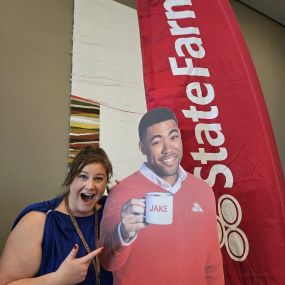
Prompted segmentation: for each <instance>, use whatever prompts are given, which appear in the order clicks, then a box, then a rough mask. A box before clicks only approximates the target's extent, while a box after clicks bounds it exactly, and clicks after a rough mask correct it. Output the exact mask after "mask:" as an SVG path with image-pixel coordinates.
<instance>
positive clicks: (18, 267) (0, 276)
mask: <svg viewBox="0 0 285 285" xmlns="http://www.w3.org/2000/svg"><path fill="white" fill-rule="evenodd" d="M45 219H46V214H44V213H41V212H30V213H28V214H26V215H25V216H24V217H23V218H22V219H21V220H20V221H19V223H18V224H17V226H16V227H15V228H14V229H13V231H12V232H11V233H10V235H9V237H8V239H7V242H6V245H5V247H4V250H3V254H2V256H1V259H0V284H1V285H2V284H8V283H10V282H12V281H15V280H19V279H23V278H29V277H33V276H35V275H36V273H37V271H38V269H39V266H40V263H41V259H42V248H41V243H42V238H43V230H44V224H45Z"/></svg>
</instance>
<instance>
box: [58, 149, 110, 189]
mask: <svg viewBox="0 0 285 285" xmlns="http://www.w3.org/2000/svg"><path fill="white" fill-rule="evenodd" d="M91 163H101V164H102V165H103V166H104V168H105V170H106V173H107V183H109V182H110V178H111V177H112V175H113V167H112V164H111V161H110V160H109V158H108V156H107V154H106V152H105V151H104V150H103V149H102V148H100V147H97V148H94V147H91V146H87V147H84V148H82V149H81V150H80V152H79V153H78V154H77V155H76V156H75V158H74V159H73V161H72V162H71V164H70V166H69V172H68V174H67V176H66V178H65V180H64V182H63V184H62V186H69V185H70V184H71V183H72V181H73V179H74V178H75V177H76V175H77V174H78V173H80V171H81V170H82V169H83V167H85V166H86V165H88V164H91Z"/></svg>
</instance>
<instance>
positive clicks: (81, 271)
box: [0, 212, 102, 285]
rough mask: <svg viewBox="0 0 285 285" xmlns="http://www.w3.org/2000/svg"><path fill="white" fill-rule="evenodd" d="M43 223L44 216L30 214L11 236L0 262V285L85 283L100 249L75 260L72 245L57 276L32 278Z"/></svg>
mask: <svg viewBox="0 0 285 285" xmlns="http://www.w3.org/2000/svg"><path fill="white" fill-rule="evenodd" d="M45 219H46V214H44V213H40V212H30V213H28V214H27V215H25V216H24V217H23V218H22V219H21V221H20V222H19V223H18V225H17V226H16V227H15V228H14V230H13V231H12V232H11V234H10V235H9V237H8V240H7V243H6V245H5V248H4V251H3V255H2V257H1V259H0V285H7V284H9V285H42V284H44V285H74V284H77V283H80V282H82V281H84V280H85V278H86V275H87V271H88V268H89V266H90V263H91V262H92V259H93V258H94V257H95V256H96V255H98V254H99V253H100V252H101V251H102V248H99V249H97V250H94V251H92V252H90V253H89V254H87V255H86V256H83V257H81V258H76V254H77V252H78V245H77V244H75V245H74V248H73V249H72V250H71V252H70V253H69V255H68V256H67V257H66V258H65V260H64V261H63V262H62V263H61V265H60V267H59V268H58V269H57V271H56V272H52V273H49V274H45V275H42V276H39V277H34V276H35V275H36V274H37V272H38V270H39V267H40V264H41V260H42V248H41V244H42V239H43V231H44V224H45ZM94 282H95V280H94Z"/></svg>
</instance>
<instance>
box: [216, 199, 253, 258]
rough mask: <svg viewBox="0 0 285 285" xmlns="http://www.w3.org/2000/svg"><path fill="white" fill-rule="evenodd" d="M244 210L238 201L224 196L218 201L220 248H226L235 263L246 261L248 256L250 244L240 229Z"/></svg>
mask: <svg viewBox="0 0 285 285" xmlns="http://www.w3.org/2000/svg"><path fill="white" fill-rule="evenodd" d="M241 219H242V210H241V207H240V204H239V202H238V200H237V199H235V198H234V197H233V196H231V195H222V196H221V197H220V198H219V200H218V216H217V224H218V233H219V242H220V247H223V246H224V245H225V246H226V249H227V252H228V254H229V256H230V257H231V258H232V259H233V260H235V261H244V260H245V259H246V257H247V256H248V252H249V243H248V240H247V237H246V235H245V233H244V232H243V231H242V230H241V229H239V228H238V226H239V224H240V222H241Z"/></svg>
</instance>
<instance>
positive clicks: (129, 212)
mask: <svg viewBox="0 0 285 285" xmlns="http://www.w3.org/2000/svg"><path fill="white" fill-rule="evenodd" d="M146 226H147V224H146V223H145V202H144V199H131V200H129V201H127V202H126V203H125V204H124V205H123V207H122V210H121V227H120V231H121V236H122V238H123V240H124V241H125V242H129V241H130V240H131V239H132V238H134V237H135V235H136V233H137V231H138V230H140V229H142V228H145V227H146Z"/></svg>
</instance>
